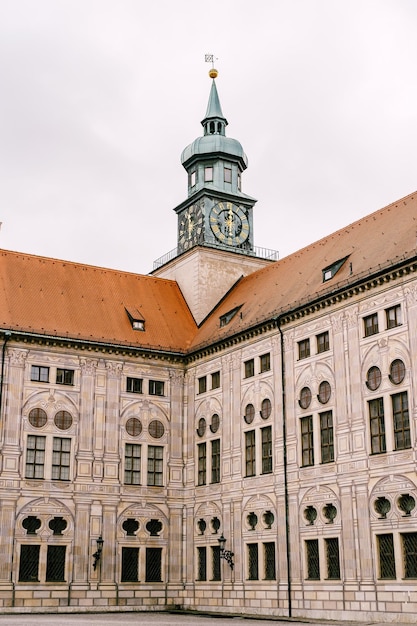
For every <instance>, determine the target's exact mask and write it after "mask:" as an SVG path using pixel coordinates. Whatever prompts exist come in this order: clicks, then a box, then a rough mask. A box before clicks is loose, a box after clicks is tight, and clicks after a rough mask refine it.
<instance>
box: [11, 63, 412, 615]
mask: <svg viewBox="0 0 417 626" xmlns="http://www.w3.org/2000/svg"><path fill="white" fill-rule="evenodd" d="M210 74H211V78H212V79H213V80H212V85H211V92H210V97H209V102H208V108H207V112H206V115H205V117H204V119H203V121H202V126H203V136H201V137H198V138H197V139H196V140H195V141H194V142H193V143H192V144H190V145H189V146H187V147H186V148H185V150H184V151H183V153H182V164H183V166H184V168H185V170H186V173H187V178H188V195H187V198H186V199H185V200H184V201H183V202H182V203H181V204H180V205H179V206H177V207H176V208H175V212H176V213H177V215H178V229H177V247H176V249H175V250H174V251H172V252H171V253H169V254H167V255H165V256H164V257H161V259H159V260H158V261H156V262H155V268H154V271H153V272H152V274H151V275H147V276H145V275H139V274H132V273H128V272H123V271H118V270H111V269H105V268H100V267H93V266H88V265H82V264H79V263H73V262H68V261H60V260H56V259H50V258H44V257H41V256H33V255H28V254H23V253H18V252H10V251H5V250H2V251H0V352H1V365H0V369H1V381H0V411H1V413H0V417H1V421H0V451H1V455H0V502H1V505H0V533H1V536H0V555H1V558H0V611H3V612H6V611H13V610H14V611H22V610H24V609H27V610H29V609H30V610H49V611H56V612H58V611H68V610H80V611H82V610H94V609H96V610H102V609H105V608H107V609H109V610H137V611H141V610H142V611H143V610H164V609H167V608H169V609H175V608H178V609H184V610H187V609H189V610H197V611H199V610H200V611H213V612H216V613H233V614H246V615H255V614H259V615H265V616H284V617H288V616H292V617H306V618H330V619H347V620H358V621H360V620H377V621H385V622H389V623H391V622H394V621H398V620H400V621H405V622H407V621H408V622H410V623H411V622H413V623H414V622H415V619H416V614H417V474H416V455H417V447H416V436H417V367H416V359H417V278H416V276H417V274H416V270H417V194H416V195H410V196H408V197H406V198H404V199H401V200H399V201H398V202H396V203H394V204H391V205H390V206H388V207H386V208H384V209H381V210H380V211H377V212H376V213H373V214H372V215H368V216H366V217H364V218H363V219H361V220H359V221H358V222H355V223H353V224H350V225H348V226H346V228H343V229H342V230H340V231H338V232H336V233H333V234H330V235H329V236H328V237H325V238H324V239H322V240H320V241H318V242H316V243H313V244H311V245H310V246H308V247H306V248H303V249H302V250H299V251H298V252H296V253H294V254H291V255H290V256H287V257H285V258H282V259H280V260H277V255H276V254H275V253H274V252H273V251H269V250H263V249H260V248H257V247H256V246H255V244H254V236H253V235H254V230H253V213H254V212H255V209H254V206H255V202H256V201H255V199H254V198H253V197H251V196H249V195H247V194H246V192H245V190H244V185H243V178H244V172H245V169H246V167H247V158H246V155H245V153H244V151H243V149H242V146H241V144H240V143H239V142H238V141H236V140H234V139H231V138H228V137H227V136H226V126H227V120H226V118H225V117H224V115H223V112H222V109H221V106H220V101H219V97H218V93H217V88H216V82H215V78H216V75H217V74H216V71H215V70H211V72H210ZM161 252H162V251H161ZM13 607H14V608H13Z"/></svg>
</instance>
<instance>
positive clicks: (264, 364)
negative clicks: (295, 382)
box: [259, 352, 271, 374]
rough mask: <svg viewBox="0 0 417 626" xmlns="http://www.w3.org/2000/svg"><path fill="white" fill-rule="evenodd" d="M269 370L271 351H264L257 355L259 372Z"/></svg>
mask: <svg viewBox="0 0 417 626" xmlns="http://www.w3.org/2000/svg"><path fill="white" fill-rule="evenodd" d="M270 370H271V353H270V352H266V353H265V354H261V356H260V357H259V373H260V374H263V373H264V372H269V371H270Z"/></svg>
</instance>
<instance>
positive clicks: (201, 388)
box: [198, 376, 207, 393]
mask: <svg viewBox="0 0 417 626" xmlns="http://www.w3.org/2000/svg"><path fill="white" fill-rule="evenodd" d="M206 391H207V376H202V377H201V378H199V379H198V393H206Z"/></svg>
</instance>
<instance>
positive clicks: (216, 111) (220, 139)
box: [181, 79, 248, 171]
mask: <svg viewBox="0 0 417 626" xmlns="http://www.w3.org/2000/svg"><path fill="white" fill-rule="evenodd" d="M201 124H202V126H203V128H204V136H203V137H197V139H195V140H194V141H193V142H192V143H191V144H190V145H189V146H187V147H186V148H185V149H184V150H183V152H182V154H181V163H182V165H183V166H184V167H185V168H186V169H187V168H188V167H189V166H190V165H192V163H194V162H196V161H198V160H200V157H201V158H207V157H220V158H225V159H230V160H231V161H235V162H236V161H237V162H238V164H239V167H240V170H241V171H243V170H245V169H246V168H247V166H248V158H247V156H246V154H245V152H244V150H243V148H242V145H241V143H240V142H239V141H237V140H236V139H230V138H229V137H226V132H225V129H226V126H227V120H226V118H225V117H224V115H223V112H222V108H221V106H220V100H219V95H218V93H217V87H216V82H215V80H214V79H213V81H212V85H211V90H210V96H209V101H208V106H207V112H206V116H205V118H204V119H203V121H202V122H201Z"/></svg>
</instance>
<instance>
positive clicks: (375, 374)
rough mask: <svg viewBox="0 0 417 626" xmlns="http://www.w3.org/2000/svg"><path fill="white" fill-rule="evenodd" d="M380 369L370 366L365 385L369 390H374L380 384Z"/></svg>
mask: <svg viewBox="0 0 417 626" xmlns="http://www.w3.org/2000/svg"><path fill="white" fill-rule="evenodd" d="M381 378H382V377H381V370H380V369H379V367H376V366H373V367H370V368H369V370H368V373H367V375H366V386H367V387H368V389H370V390H371V391H375V390H376V389H378V387H379V386H380V384H381Z"/></svg>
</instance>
